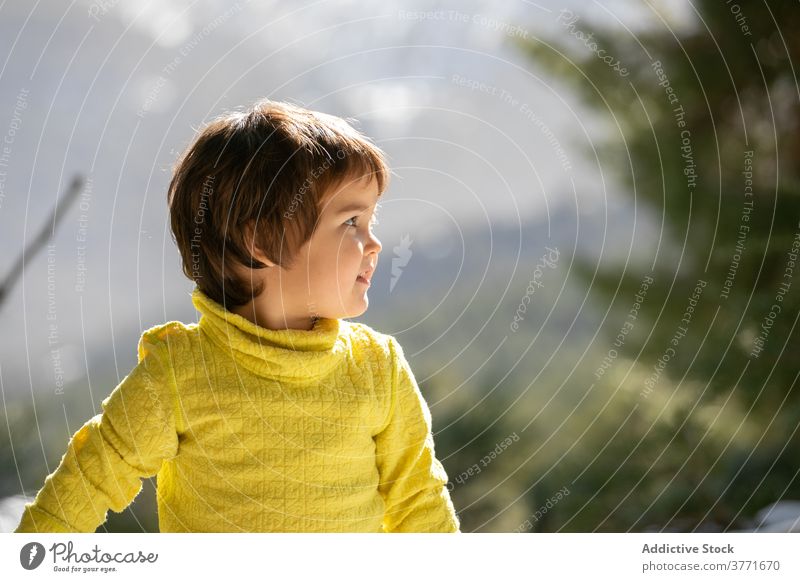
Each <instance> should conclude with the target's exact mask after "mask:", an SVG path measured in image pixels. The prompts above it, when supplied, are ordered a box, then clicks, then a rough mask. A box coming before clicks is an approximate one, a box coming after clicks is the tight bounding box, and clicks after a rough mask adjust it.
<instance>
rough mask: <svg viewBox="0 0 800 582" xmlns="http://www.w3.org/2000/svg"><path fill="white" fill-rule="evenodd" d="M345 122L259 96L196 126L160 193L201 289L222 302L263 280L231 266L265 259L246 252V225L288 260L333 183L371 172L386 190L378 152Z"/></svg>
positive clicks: (281, 260)
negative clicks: (252, 280) (244, 276)
mask: <svg viewBox="0 0 800 582" xmlns="http://www.w3.org/2000/svg"><path fill="white" fill-rule="evenodd" d="M348 121H350V120H349V119H348V120H344V119H342V118H340V117H336V116H333V115H328V114H325V113H320V112H317V111H310V110H308V109H304V108H302V107H299V106H296V105H293V104H290V103H285V102H280V101H270V100H262V101H259V102H257V103H255V104H254V105H253V106H251V107H250V108H249V109H248V110H247V111H245V112H232V113H228V114H225V115H223V116H221V117H218V118H216V119H214V120H213V121H212V122H211V123H209V124H208V125H207V126H206V127H205V128H204V129H203V130H202V131H201V132H200V134H199V135H198V136H197V137H196V139H195V140H194V142H193V143H192V144H191V145H190V146H189V147H188V148H187V149H186V151H185V152H184V153H183V155H182V156H181V157H180V159H179V160H178V162H177V164H176V167H175V170H174V172H173V176H172V179H171V181H170V184H169V190H168V194H167V199H168V202H169V210H170V223H171V226H172V233H173V236H174V239H175V242H176V244H177V245H178V250H179V251H180V253H181V258H182V261H183V272H184V273H185V274H186V276H187V277H189V278H190V279H192V280H193V281H194V282H195V283H196V284H197V286H198V287H199V289H200V290H201V291H202V292H203V293H205V294H206V295H207V296H208V297H210V298H211V299H213V300H214V301H216V302H218V303H220V304H221V305H223V306H226V307H228V308H230V307H235V306H239V305H244V304H246V303H248V302H249V301H250V300H251V299H252V298H253V297H255V296H258V295H260V294H261V292H262V291H263V285H260V284H256V286H255V287H254V288H250V286H249V285H247V284H246V283H245V282H244V281H241V280H240V278H239V277H238V276H237V275H236V272H235V270H234V269H233V268H232V267H233V266H234V265H236V264H238V265H243V266H245V267H247V268H254V269H262V268H264V267H266V265H265V264H264V263H262V262H260V261H258V260H257V259H255V258H254V257H253V256H252V255H251V254H250V252H249V251H248V245H249V242H250V241H248V240H247V235H248V232H252V233H253V234H252V236H253V241H252V244H253V245H254V246H255V247H256V248H258V249H260V250H262V251H263V252H264V254H265V255H266V256H267V257H268V258H269V260H270V261H272V262H273V263H275V264H276V265H280V266H281V267H283V268H288V267H290V266H291V264H292V261H293V260H294V257H295V253H296V251H297V249H298V248H299V247H300V246H302V245H303V244H304V243H305V242H306V241H308V240H309V238H310V237H311V235H312V233H313V231H314V228H315V226H316V223H317V220H318V218H319V203H320V202H321V201H322V200H323V199H324V198H325V197H326V196H327V195H328V194H329V193H330V192H331V189H332V188H333V187H334V186H337V185H339V184H341V183H343V182H344V181H346V180H348V179H359V178H361V177H368V178H369V179H372V178H374V179H377V181H378V192H379V194H382V193H383V192H384V191H385V189H386V187H387V186H388V182H389V174H390V170H389V168H388V165H387V163H386V160H385V157H384V154H383V152H382V151H381V150H380V149H379V148H378V147H377V146H376V145H374V144H373V143H372V142H371V141H370V140H369V138H367V137H365V136H364V135H363V134H361V133H360V132H358V131H356V130H355V129H354V128H353V127H352V126H351V125H350V124H349V123H348ZM251 227H252V229H253V230H252V231H249V230H248V229H249V228H251Z"/></svg>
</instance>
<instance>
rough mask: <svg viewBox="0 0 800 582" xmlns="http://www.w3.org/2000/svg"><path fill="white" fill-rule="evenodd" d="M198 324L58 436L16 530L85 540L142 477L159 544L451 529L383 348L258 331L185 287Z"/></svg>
mask: <svg viewBox="0 0 800 582" xmlns="http://www.w3.org/2000/svg"><path fill="white" fill-rule="evenodd" d="M192 302H193V303H194V305H195V307H196V308H197V310H198V311H199V312H200V313H201V314H202V315H201V317H200V320H199V322H198V323H192V324H189V325H185V324H183V323H181V322H179V321H170V322H168V323H165V324H163V325H159V326H156V327H153V328H151V329H149V330H147V331H145V332H144V333H143V334H142V337H141V340H140V342H139V358H138V359H139V363H138V365H137V366H136V367H135V368H134V369H133V370H132V371H131V373H130V374H128V376H126V377H125V378H124V379H123V380H122V382H120V384H119V385H118V386H117V387H116V388H115V389H114V390H113V391H112V392H111V394H110V395H109V396H108V397H107V398H106V399H105V400H103V402H102V408H103V412H102V413H100V414H97V415H96V416H94V417H93V418H91V419H90V420H89V421H87V422H86V423H85V424H84V425H83V426H82V427H81V428H80V429H79V430H78V431H77V432H76V433H75V434H74V435H73V437H72V439H71V440H70V442H69V445H68V448H67V452H66V454H65V455H64V456H63V457H62V459H61V462H60V464H59V466H58V468H57V469H56V470H55V471H54V472H53V473H52V474H50V475H48V476H47V478H46V479H45V482H44V486H43V487H42V489H41V490H40V491H39V492H38V494H37V495H36V498H35V500H34V501H33V503H29V504H27V505H26V506H25V512H24V514H23V516H22V520H21V522H20V524H19V526H18V527H17V529H16V531H17V532H93V531H95V529H96V528H97V527H98V526H99V525H100V524H102V523H103V522H104V521H105V520H106V514H107V511H108V509H109V508H110V509H112V510H114V511H116V512H120V511H123V510H124V509H125V508H126V507H127V506H128V505H129V504H130V503H131V502H132V501H133V499H134V498H135V497H136V496H137V495H138V493H139V491H140V490H141V487H142V482H141V478H143V477H152V476H153V475H158V477H157V480H158V481H157V482H158V486H157V500H158V520H159V529H160V530H161V531H162V532H382V531H386V532H458V531H459V525H460V524H459V520H458V516H457V515H456V513H455V510H454V508H453V503H452V501H451V499H450V495H449V493H448V490H447V487H446V484H447V480H448V478H447V474H446V473H445V470H444V468H443V467H442V465H441V463H440V462H439V461H438V459H436V456H435V454H434V443H433V436H432V433H431V415H430V411H429V409H428V406H427V404H426V402H425V399H424V398H423V396H422V393H421V392H420V390H419V387H418V385H417V383H416V380H415V379H414V375H413V373H412V371H411V368H410V367H409V364H408V362H407V360H406V358H405V356H404V355H403V351H402V349H401V347H400V345H399V344H398V343H397V340H396V339H395V338H394V337H392V336H390V335H385V334H382V333H378V332H376V331H374V330H373V329H371V328H370V327H368V326H366V325H364V324H359V323H353V322H348V321H346V320H340V319H326V318H322V319H320V320H318V321H317V323H316V324H315V326H314V328H313V329H312V330H310V331H305V330H270V329H266V328H263V327H260V326H258V325H256V324H254V323H252V322H251V321H249V320H247V319H245V318H244V317H242V316H240V315H237V314H234V313H232V312H230V311H227V310H225V309H224V308H223V307H222V306H221V305H220V304H218V303H216V302H215V301H213V300H211V299H210V298H209V297H207V296H206V295H204V294H203V293H202V292H200V290H199V289H195V290H194V292H193V294H192Z"/></svg>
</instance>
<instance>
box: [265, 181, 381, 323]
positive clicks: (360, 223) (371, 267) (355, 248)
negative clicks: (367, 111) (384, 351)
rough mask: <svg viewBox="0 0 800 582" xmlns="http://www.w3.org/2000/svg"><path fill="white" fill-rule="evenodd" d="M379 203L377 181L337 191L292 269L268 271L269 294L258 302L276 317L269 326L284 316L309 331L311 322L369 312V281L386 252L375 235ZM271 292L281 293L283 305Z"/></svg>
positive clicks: (323, 207)
mask: <svg viewBox="0 0 800 582" xmlns="http://www.w3.org/2000/svg"><path fill="white" fill-rule="evenodd" d="M377 202H378V186H377V182H376V181H375V180H371V181H370V182H367V180H366V179H363V180H362V181H360V182H355V181H346V182H345V183H343V184H342V185H340V186H338V187H337V188H335V189H332V191H331V193H330V194H328V195H327V196H326V197H325V199H324V200H323V201H322V202H321V203H320V216H319V222H318V223H317V226H316V229H315V231H314V234H313V235H312V236H311V238H310V239H309V240H308V242H306V243H305V244H304V245H303V246H301V247H300V249H299V250H298V252H297V255H296V260H295V262H294V264H293V265H292V267H291V268H290V269H280V268H275V267H273V268H270V269H267V271H268V272H269V275H268V278H267V289H266V292H265V293H262V296H261V297H259V298H258V299H262V300H263V302H262V305H261V310H264V309H268V310H269V311H271V313H270V317H269V318H268V319H269V320H273V321H274V320H275V316H276V314H278V315H280V316H281V317H279V318H278V319H279V320H280V319H282V316H283V315H284V314H285V316H286V323H287V324H288V325H289V327H301V328H310V318H312V317H328V318H348V317H357V316H359V315H361V314H362V313H364V312H365V311H366V310H367V306H368V304H369V300H368V298H367V290H368V288H369V279H371V278H372V274H373V272H374V271H375V268H376V266H377V264H378V254H379V253H380V252H381V248H382V247H381V243H380V241H379V240H378V239H377V238H376V237H375V235H374V233H373V232H372V228H373V226H374V223H375V218H374V217H375V210H376V207H377ZM262 272H263V271H262ZM365 272H366V273H365ZM362 273H365V276H366V279H365V278H362V277H360V275H361V274H362ZM271 289H279V290H280V293H279V295H280V297H279V301H280V303H279V304H278V305H276V304H275V302H274V299H275V298H276V294H275V293H274V292H273V293H270V290H271ZM265 296H266V297H265ZM258 299H257V300H256V301H258ZM257 310H259V308H258V307H257ZM265 314H266V313H265Z"/></svg>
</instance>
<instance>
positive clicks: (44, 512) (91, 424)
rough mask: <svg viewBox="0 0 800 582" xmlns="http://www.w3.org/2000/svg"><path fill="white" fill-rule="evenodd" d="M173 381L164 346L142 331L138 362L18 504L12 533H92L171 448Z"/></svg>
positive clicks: (173, 450)
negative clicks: (27, 499) (30, 497)
mask: <svg viewBox="0 0 800 582" xmlns="http://www.w3.org/2000/svg"><path fill="white" fill-rule="evenodd" d="M175 398H176V393H175V380H174V376H173V374H172V367H171V366H170V364H169V353H168V350H167V345H166V344H165V343H164V342H163V341H162V339H161V338H159V337H156V336H155V334H152V335H149V332H145V333H144V334H143V335H142V339H141V340H140V342H139V363H138V365H137V366H136V367H135V368H134V369H133V370H132V371H131V373H130V374H128V375H127V376H126V377H125V378H124V379H123V380H122V382H120V384H119V385H117V387H116V388H115V389H114V390H113V391H112V392H111V394H110V395H109V396H108V397H107V398H106V399H105V400H103V402H102V408H103V412H102V413H101V414H97V415H96V416H94V417H92V418H91V419H90V420H88V421H87V422H86V423H85V424H84V425H83V426H82V427H81V428H80V429H78V431H77V432H76V433H75V434H74V435H73V436H72V439H71V440H70V442H69V445H68V447H67V452H66V454H64V456H63V457H62V458H61V462H60V464H59V466H58V468H57V469H56V470H55V471H54V472H53V473H52V474H51V475H48V476H47V478H46V479H45V482H44V486H43V487H42V489H41V490H40V491H39V493H38V494H37V495H36V499H35V500H34V501H33V503H29V504H27V505H26V506H25V511H24V513H23V515H22V520H21V521H20V524H19V525H18V526H17V529H16V530H15V532H31V533H45V532H93V531H95V530H96V529H97V527H98V526H99V525H100V524H102V523H103V522H104V521H105V520H106V513H107V511H108V509H109V508H110V509H113V510H114V511H116V512H121V511H122V510H124V509H125V508H126V507H127V506H128V505H129V504H130V503H131V502H132V501H133V500H134V498H135V497H136V496H137V495H138V494H139V491H140V490H141V487H142V482H141V478H142V477H151V476H153V475H155V474H156V473H157V472H158V470H159V468H160V467H161V462H162V460H164V459H166V458H171V457H174V456H175V455H176V454H177V450H178V436H177V430H176V424H175V418H176V416H175V403H176V400H175Z"/></svg>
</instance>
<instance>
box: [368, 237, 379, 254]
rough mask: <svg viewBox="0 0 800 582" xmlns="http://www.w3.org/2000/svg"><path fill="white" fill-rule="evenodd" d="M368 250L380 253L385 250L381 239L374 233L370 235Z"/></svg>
mask: <svg viewBox="0 0 800 582" xmlns="http://www.w3.org/2000/svg"><path fill="white" fill-rule="evenodd" d="M367 248H368V250H369V252H376V253H380V252H381V250H382V249H383V245H382V244H381V241H380V239H379V238H378V237H377V236H375V234H374V233H370V235H369V241H368V245H367Z"/></svg>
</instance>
